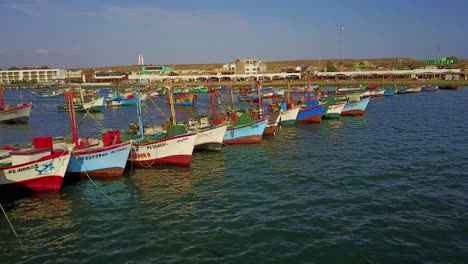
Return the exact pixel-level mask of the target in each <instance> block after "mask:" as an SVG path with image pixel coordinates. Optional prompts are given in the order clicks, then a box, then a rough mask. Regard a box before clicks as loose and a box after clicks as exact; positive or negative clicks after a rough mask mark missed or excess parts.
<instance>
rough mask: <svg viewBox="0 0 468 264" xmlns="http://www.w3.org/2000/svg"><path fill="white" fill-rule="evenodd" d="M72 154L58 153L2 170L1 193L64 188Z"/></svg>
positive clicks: (0, 169) (0, 173)
mask: <svg viewBox="0 0 468 264" xmlns="http://www.w3.org/2000/svg"><path fill="white" fill-rule="evenodd" d="M69 161H70V152H68V151H63V152H56V153H54V154H51V155H47V156H44V157H42V158H40V159H38V160H34V161H31V162H26V163H22V164H18V165H14V166H7V167H1V168H0V190H1V193H10V192H14V191H16V190H32V191H50V190H59V189H60V188H61V187H62V182H63V177H64V175H65V171H66V169H67V166H68V163H69Z"/></svg>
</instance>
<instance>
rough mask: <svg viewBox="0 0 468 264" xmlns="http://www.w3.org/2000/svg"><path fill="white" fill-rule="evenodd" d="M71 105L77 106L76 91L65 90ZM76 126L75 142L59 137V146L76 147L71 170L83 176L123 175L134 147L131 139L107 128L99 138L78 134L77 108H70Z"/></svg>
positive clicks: (57, 144)
mask: <svg viewBox="0 0 468 264" xmlns="http://www.w3.org/2000/svg"><path fill="white" fill-rule="evenodd" d="M65 97H66V98H67V100H68V103H69V105H71V106H73V94H72V93H65ZM68 114H69V117H70V126H71V130H72V140H73V141H72V142H66V141H64V140H56V141H55V142H54V146H55V147H56V148H70V147H73V148H74V150H73V153H72V154H73V157H72V158H71V160H70V163H69V165H68V167H67V173H69V174H72V175H76V176H81V177H87V176H90V177H99V178H110V177H120V176H122V175H123V172H124V169H125V165H126V163H127V159H128V156H129V154H130V150H131V147H132V143H131V142H129V141H128V142H121V139H120V131H118V130H113V131H107V132H105V133H103V134H102V140H100V139H97V138H87V137H80V138H78V131H77V127H76V117H75V111H74V108H73V107H71V108H70V110H69V111H68Z"/></svg>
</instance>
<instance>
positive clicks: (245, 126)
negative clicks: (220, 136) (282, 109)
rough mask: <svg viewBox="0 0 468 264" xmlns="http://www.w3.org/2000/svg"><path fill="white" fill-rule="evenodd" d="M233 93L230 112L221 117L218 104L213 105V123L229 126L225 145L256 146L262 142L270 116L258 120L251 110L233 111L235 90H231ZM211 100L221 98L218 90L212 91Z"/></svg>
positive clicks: (222, 113) (225, 136) (225, 112)
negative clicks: (218, 112)
mask: <svg viewBox="0 0 468 264" xmlns="http://www.w3.org/2000/svg"><path fill="white" fill-rule="evenodd" d="M229 90H230V93H231V103H232V105H231V107H230V109H229V110H227V111H224V112H221V113H220V116H219V117H218V116H217V113H216V104H213V107H212V108H213V109H212V113H213V123H214V124H215V125H220V124H227V125H228V128H227V131H226V133H225V134H224V141H223V143H224V144H228V145H232V144H255V143H259V142H260V141H261V140H262V135H263V131H264V130H265V127H266V126H267V124H268V118H269V117H268V116H264V117H261V118H258V117H257V115H256V114H255V113H254V112H253V111H251V110H233V109H234V96H233V94H232V92H233V90H234V89H233V88H231V89H229ZM210 92H211V100H212V102H215V98H220V94H219V92H218V91H217V90H215V89H212V90H210Z"/></svg>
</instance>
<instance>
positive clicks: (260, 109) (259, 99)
mask: <svg viewBox="0 0 468 264" xmlns="http://www.w3.org/2000/svg"><path fill="white" fill-rule="evenodd" d="M260 89H261V87H260V81H257V93H258V108H259V109H258V110H259V114H261V113H262V109H263V102H262V95H261V93H260Z"/></svg>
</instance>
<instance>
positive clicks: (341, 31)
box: [340, 23, 344, 71]
mask: <svg viewBox="0 0 468 264" xmlns="http://www.w3.org/2000/svg"><path fill="white" fill-rule="evenodd" d="M343 30H344V27H343V23H341V24H340V71H343V62H342V61H341V60H342V44H341V43H342V41H341V39H342V38H341V33H343Z"/></svg>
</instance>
